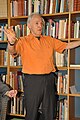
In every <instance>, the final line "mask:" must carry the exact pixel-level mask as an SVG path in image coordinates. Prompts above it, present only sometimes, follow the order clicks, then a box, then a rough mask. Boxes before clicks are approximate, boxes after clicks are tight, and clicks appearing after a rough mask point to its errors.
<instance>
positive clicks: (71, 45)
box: [66, 41, 80, 49]
mask: <svg viewBox="0 0 80 120" xmlns="http://www.w3.org/2000/svg"><path fill="white" fill-rule="evenodd" d="M78 46H80V41H76V42H69V43H67V46H66V49H72V48H75V47H78Z"/></svg>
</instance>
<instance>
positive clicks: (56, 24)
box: [0, 18, 80, 41]
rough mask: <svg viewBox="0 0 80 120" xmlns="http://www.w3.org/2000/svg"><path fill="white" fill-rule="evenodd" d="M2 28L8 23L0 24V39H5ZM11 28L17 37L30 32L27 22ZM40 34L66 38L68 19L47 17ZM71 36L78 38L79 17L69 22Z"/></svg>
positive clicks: (79, 35) (79, 31) (6, 26)
mask: <svg viewBox="0 0 80 120" xmlns="http://www.w3.org/2000/svg"><path fill="white" fill-rule="evenodd" d="M4 28H8V25H7V24H3V25H1V26H0V40H4V41H5V40H7V37H6V35H5V34H4V32H3V29H4ZM11 28H12V29H13V30H14V31H15V33H16V37H17V38H19V37H21V36H26V35H28V34H29V33H30V30H29V28H28V26H27V24H26V23H24V22H23V23H21V24H19V25H16V26H11ZM42 34H43V35H49V36H52V37H54V38H58V39H65V38H68V19H60V20H52V19H48V21H47V22H45V25H44V26H43V31H42ZM71 38H80V18H79V20H77V21H76V22H71Z"/></svg>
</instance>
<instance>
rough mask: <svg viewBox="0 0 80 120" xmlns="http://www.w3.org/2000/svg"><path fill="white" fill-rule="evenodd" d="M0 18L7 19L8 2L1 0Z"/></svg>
mask: <svg viewBox="0 0 80 120" xmlns="http://www.w3.org/2000/svg"><path fill="white" fill-rule="evenodd" d="M0 17H7V0H0Z"/></svg>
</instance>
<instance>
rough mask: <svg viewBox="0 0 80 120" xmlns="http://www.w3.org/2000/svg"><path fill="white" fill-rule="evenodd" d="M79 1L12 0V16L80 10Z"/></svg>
mask: <svg viewBox="0 0 80 120" xmlns="http://www.w3.org/2000/svg"><path fill="white" fill-rule="evenodd" d="M79 2H80V1H79V0H70V1H69V0H34V1H33V0H12V1H11V3H10V5H11V16H23V15H24V16H26V15H30V14H31V13H32V12H37V13H40V14H53V13H59V12H60V13H62V12H68V11H76V10H80V3H79ZM77 5H78V7H77ZM69 6H70V7H69Z"/></svg>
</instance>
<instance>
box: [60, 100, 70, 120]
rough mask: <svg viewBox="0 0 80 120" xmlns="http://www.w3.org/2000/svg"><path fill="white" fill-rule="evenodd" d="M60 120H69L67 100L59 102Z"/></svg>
mask: <svg viewBox="0 0 80 120" xmlns="http://www.w3.org/2000/svg"><path fill="white" fill-rule="evenodd" d="M58 109H59V115H58V120H68V100H67V99H66V98H63V99H60V100H59V101H58Z"/></svg>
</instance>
